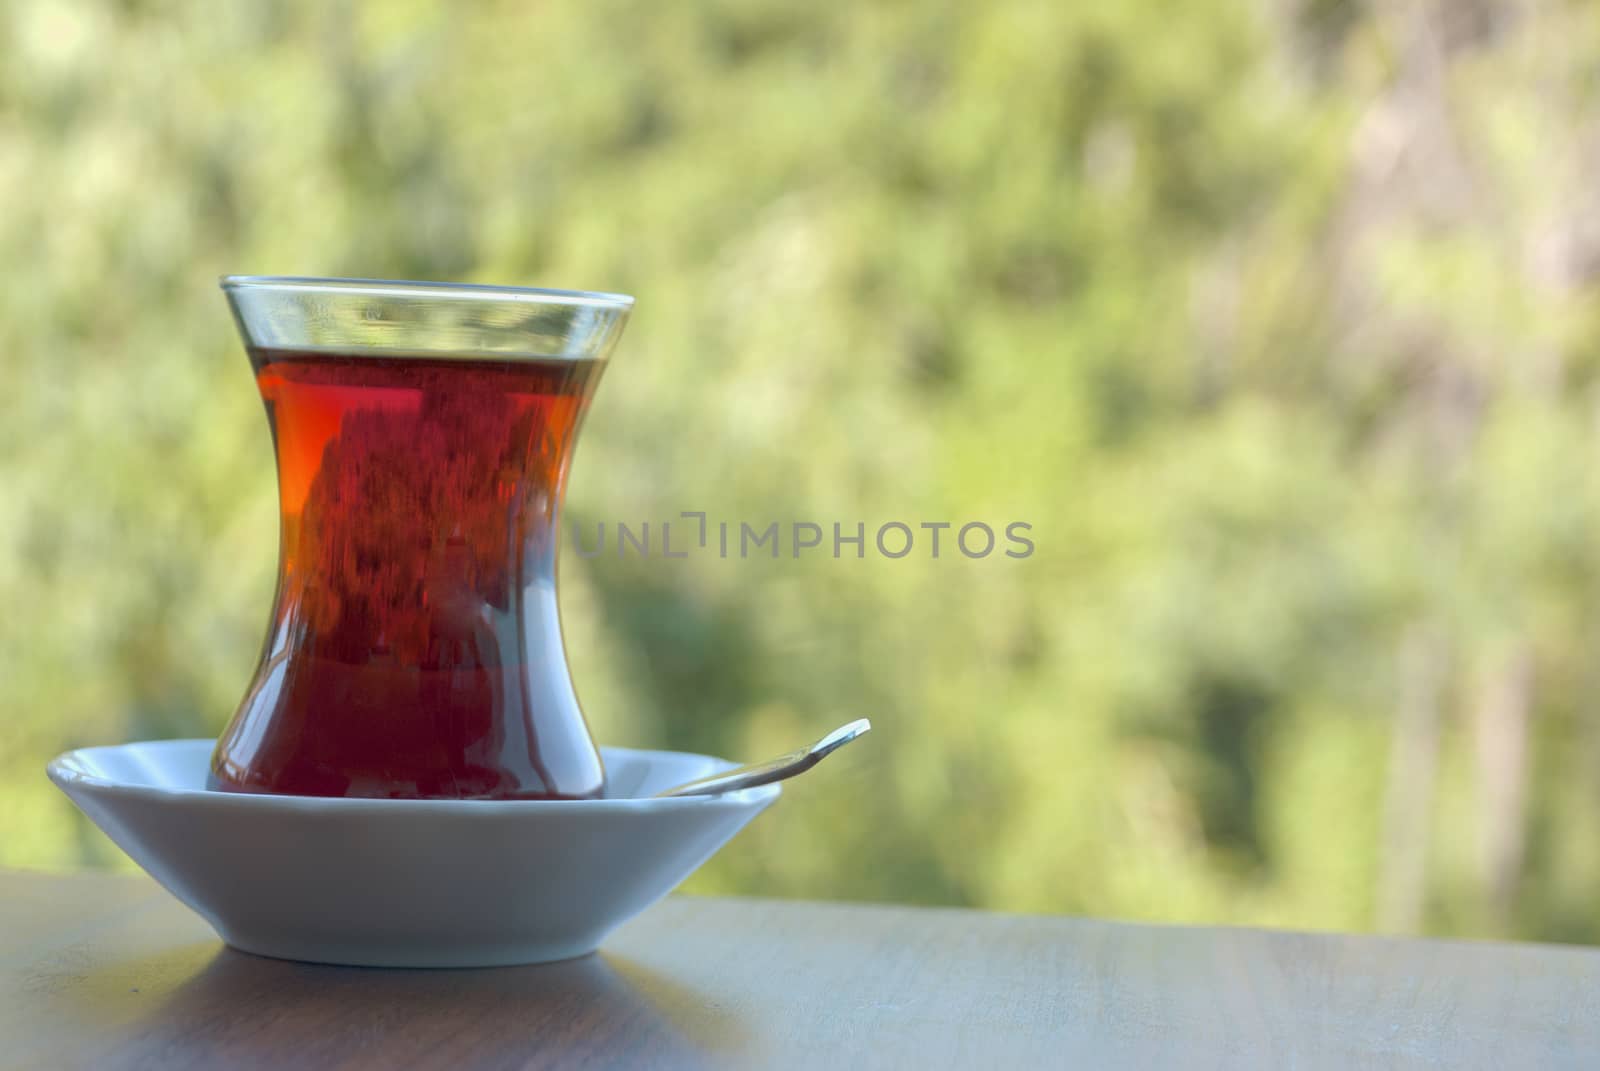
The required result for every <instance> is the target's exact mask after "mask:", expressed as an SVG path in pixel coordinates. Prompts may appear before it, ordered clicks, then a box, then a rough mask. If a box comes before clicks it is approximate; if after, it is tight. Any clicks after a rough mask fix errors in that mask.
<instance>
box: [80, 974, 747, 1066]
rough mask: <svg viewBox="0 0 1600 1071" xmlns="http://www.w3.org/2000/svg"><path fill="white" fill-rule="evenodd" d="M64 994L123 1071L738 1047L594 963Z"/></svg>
mask: <svg viewBox="0 0 1600 1071" xmlns="http://www.w3.org/2000/svg"><path fill="white" fill-rule="evenodd" d="M211 947H213V948H214V947H215V946H211ZM96 974H104V975H105V977H98V978H97V977H95V975H96ZM113 975H114V977H113ZM75 981H76V984H73V985H69V986H65V987H63V988H62V989H61V990H59V991H58V992H57V993H56V994H55V997H56V998H58V999H66V1000H68V1001H70V1002H71V1003H73V1004H74V1005H76V1007H74V1008H73V1012H74V1018H76V1019H77V1020H78V1021H79V1022H80V1023H81V1024H82V1026H83V1027H85V1028H86V1030H87V1031H88V1032H91V1033H92V1034H93V1035H95V1042H96V1044H95V1047H96V1048H101V1047H102V1046H104V1047H105V1051H106V1052H107V1053H108V1055H111V1054H114V1059H113V1061H112V1062H114V1063H115V1064H117V1065H121V1066H128V1065H132V1066H146V1065H148V1066H161V1067H188V1066H194V1067H214V1066H221V1065H227V1066H238V1065H242V1066H296V1067H308V1066H309V1067H316V1066H325V1065H334V1064H338V1065H345V1064H359V1065H361V1066H366V1065H367V1064H369V1063H370V1064H371V1065H373V1066H383V1067H389V1066H439V1067H452V1068H455V1067H478V1066H489V1067H503V1066H518V1067H520V1066H527V1065H535V1066H549V1065H556V1066H561V1067H569V1066H573V1067H588V1066H593V1067H619V1066H620V1067H635V1066H637V1067H651V1068H655V1067H662V1068H669V1067H704V1066H708V1065H710V1066H718V1065H725V1064H730V1063H733V1062H734V1061H735V1059H736V1057H737V1056H738V1054H739V1052H740V1050H741V1049H742V1048H743V1047H744V1043H745V1041H746V1040H747V1039H746V1038H745V1037H744V1036H743V1033H742V1031H741V1030H740V1028H739V1025H738V1023H737V1022H736V1021H735V1020H734V1019H733V1018H732V1017H731V1016H729V1015H727V1014H726V1013H723V1012H720V1011H718V1010H717V1009H716V1008H715V1007H714V1006H713V1005H712V1004H711V1003H710V1002H709V1001H707V1000H706V999H705V998H704V997H703V996H702V995H701V994H699V993H697V992H695V991H694V990H692V989H690V988H688V987H686V986H684V985H682V984H680V983H679V982H677V981H675V980H673V979H672V978H669V977H667V976H665V975H663V974H661V973H660V972H658V971H654V970H649V969H646V968H644V967H641V966H639V965H638V964H635V963H631V962H629V961H627V960H624V959H621V958H618V957H614V956H608V955H605V954H599V955H591V956H585V957H583V958H581V959H576V960H568V961H566V962H564V963H554V964H547V965H543V966H537V967H500V968H493V969H486V970H392V969H374V968H362V967H330V966H320V965H316V964H307V963H290V962H286V961H283V960H273V959H265V958H262V957H258V956H252V955H247V954H245V953H241V952H236V951H234V950H233V949H229V948H224V949H221V950H220V951H216V952H215V953H214V954H212V955H211V956H210V957H209V958H206V957H205V955H204V951H203V949H202V947H201V946H191V947H189V948H184V949H175V950H173V951H172V952H170V953H163V954H161V955H158V956H152V957H149V958H148V959H146V960H144V961H142V962H139V963H122V964H119V965H118V966H117V967H116V968H115V969H114V970H113V969H110V968H108V969H107V970H106V971H103V972H91V973H90V974H88V975H82V976H79V978H77V979H76V980H75ZM74 991H75V992H74Z"/></svg>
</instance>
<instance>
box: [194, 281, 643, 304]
mask: <svg viewBox="0 0 1600 1071" xmlns="http://www.w3.org/2000/svg"><path fill="white" fill-rule="evenodd" d="M218 285H219V286H221V287H222V289H223V290H283V291H295V292H300V293H324V294H349V295H351V296H356V297H359V296H367V297H387V298H407V297H433V298H446V299H462V300H467V301H507V302H518V303H523V304H529V305H576V306H586V307H590V308H600V309H614V310H616V311H619V312H625V311H627V310H629V309H631V308H633V298H632V297H631V296H630V295H628V294H613V293H607V292H606V291H603V290H555V289H548V288H544V287H534V286H496V285H492V284H486V283H444V282H428V281H424V280H418V279H354V278H351V279H345V278H338V277H328V278H322V277H318V276H313V275H224V276H222V277H221V278H220V279H219V280H218Z"/></svg>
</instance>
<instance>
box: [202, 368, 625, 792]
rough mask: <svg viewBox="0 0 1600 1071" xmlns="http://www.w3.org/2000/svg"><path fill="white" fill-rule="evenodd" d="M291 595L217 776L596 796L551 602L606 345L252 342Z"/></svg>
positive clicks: (284, 579) (342, 788)
mask: <svg viewBox="0 0 1600 1071" xmlns="http://www.w3.org/2000/svg"><path fill="white" fill-rule="evenodd" d="M250 358H251V364H252V366H253V367H254V369H255V373H256V383H257V386H258V387H259V388H260V391H261V396H262V398H263V399H264V400H265V402H266V406H267V416H268V420H269V421H270V423H271V425H272V430H273V442H274V445H275V449H276V452H277V461H278V483H279V494H280V497H281V503H280V505H281V510H282V518H283V520H282V534H281V555H282V560H281V563H280V571H279V589H278V595H277V603H276V607H275V609H274V615H273V620H272V623H271V626H270V628H269V632H268V638H267V644H266V648H265V650H264V652H263V655H262V664H261V668H260V669H259V671H258V672H257V675H256V679H255V683H254V685H253V686H252V688H251V690H250V692H249V694H247V695H246V696H245V698H244V700H243V702H242V703H241V704H240V708H239V711H238V713H237V714H236V715H235V716H234V720H233V722H232V723H231V724H230V725H229V727H228V730H227V732H226V733H225V734H224V735H223V738H222V740H221V741H220V743H219V746H218V748H217V752H216V757H215V758H214V760H213V764H212V784H213V786H214V787H217V788H223V789H232V790H238V791H248V792H281V793H293V794H298V795H315V796H381V797H455V798H474V797H480V798H525V799H546V798H585V797H593V796H597V795H599V794H600V790H601V787H602V784H603V775H602V771H601V767H600V760H599V756H598V754H597V752H596V751H595V748H594V745H593V743H592V742H591V740H590V738H589V735H588V731H587V727H586V726H585V724H584V721H583V715H582V713H581V712H580V711H579V708H578V705H577V700H576V697H575V696H574V695H573V692H572V687H571V684H570V680H569V677H568V675H567V668H566V662H565V654H564V652H563V649H562V645H561V631H560V620H559V617H558V614H557V610H556V597H555V549H556V514H557V510H558V508H559V505H560V501H561V492H562V485H563V482H564V480H565V477H566V471H567V464H568V460H569V458H570V455H571V447H572V443H573V439H574V436H575V435H576V432H577V428H578V422H579V420H580V419H581V417H582V415H583V411H584V408H585V407H586V405H587V402H588V399H589V397H590V395H591V393H592V391H593V388H594V385H595V382H596V380H597V379H598V377H599V375H600V373H601V371H602V370H603V368H604V362H603V361H596V360H533V359H529V360H524V359H516V360H505V359H495V358H483V359H479V358H472V357H447V358H441V357H438V356H432V357H430V356H426V355H407V354H387V353H383V352H382V351H377V352H376V353H373V354H362V355H351V354H339V353H325V352H308V351H288V350H271V349H252V350H251V353H250Z"/></svg>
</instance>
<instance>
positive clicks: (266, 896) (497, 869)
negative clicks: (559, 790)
mask: <svg viewBox="0 0 1600 1071" xmlns="http://www.w3.org/2000/svg"><path fill="white" fill-rule="evenodd" d="M213 746H214V742H213V741H210V740H165V741H157V742H150V743H139V744H124V745H121V746H118V747H91V748H82V749H80V750H77V751H69V752H67V753H66V754H65V755H62V756H60V757H58V758H57V759H55V760H54V761H52V762H51V763H50V765H49V774H50V779H51V780H52V781H54V782H55V783H56V784H57V785H58V786H59V787H60V788H61V790H62V791H63V792H65V793H66V794H67V795H68V796H70V797H72V800H73V802H74V803H76V804H77V805H78V806H79V807H80V808H81V809H82V810H83V812H84V813H85V814H87V815H88V816H89V817H90V818H91V819H93V820H94V823H95V824H96V825H98V826H99V827H100V828H101V829H103V830H105V832H106V833H107V834H108V835H109V836H110V837H111V839H112V840H114V841H116V842H117V844H118V846H120V847H121V848H122V849H123V851H125V852H127V853H128V854H129V855H131V856H132V857H133V859H134V861H135V862H137V863H138V864H139V865H140V866H142V867H144V868H145V870H147V871H149V872H150V874H151V876H153V877H154V878H155V879H156V880H157V881H159V882H160V883H161V884H162V885H165V886H166V887H167V889H169V890H170V891H171V892H172V894H173V895H174V896H176V897H177V898H178V899H179V900H182V901H183V902H184V903H185V904H188V905H189V906H190V907H192V908H193V909H194V910H195V911H197V912H199V913H200V914H201V915H202V916H203V917H204V918H205V920H206V921H207V922H209V923H211V925H212V927H213V928H214V929H215V930H216V931H217V933H218V935H220V936H221V937H222V939H223V940H224V941H226V942H228V944H230V945H233V946H234V947H235V948H239V949H242V950H244V951H246V952H254V953H257V954H259V955H264V956H278V957H280V958H284V959H300V960H313V961H317V962H323V963H345V964H356V965H361V966H381V967H479V966H497V965H503V964H512V963H542V962H546V961H549V960H557V959H567V958H569V957H572V956H581V955H583V954H585V953H587V952H592V951H593V950H594V949H595V948H596V947H597V946H598V945H599V944H600V942H601V941H602V940H604V938H605V937H606V935H607V934H609V933H610V932H611V931H612V930H613V929H614V928H616V927H617V926H618V925H619V924H621V923H622V922H624V921H626V920H627V919H629V918H631V917H633V916H634V915H636V914H638V913H639V912H640V911H643V910H644V909H645V908H647V907H649V906H650V905H651V904H653V903H655V902H656V901H657V900H659V899H660V898H661V897H663V896H665V895H666V894H667V893H668V892H669V891H670V890H671V889H672V888H673V887H674V886H675V885H677V884H678V883H679V882H681V881H682V880H683V879H684V878H686V877H688V876H689V875H690V874H691V873H692V872H693V871H694V870H695V868H696V867H698V866H699V865H700V864H701V863H703V862H705V861H706V860H707V859H709V858H710V857H711V856H712V854H714V853H715V852H716V851H717V849H718V848H721V847H722V846H723V845H724V844H725V843H727V841H728V840H729V838H731V837H732V836H733V835H734V834H735V833H737V832H738V831H739V830H740V829H741V828H743V827H744V824H745V823H746V822H748V821H750V819H752V818H754V817H755V816H756V815H757V814H759V813H760V812H761V811H762V810H764V809H765V808H766V807H767V806H768V805H769V804H771V803H772V801H773V800H775V799H777V798H778V793H779V786H777V785H765V786H762V787H761V788H753V789H745V790H743V791H740V792H730V793H727V794H725V795H722V796H699V797H694V796H686V797H680V798H674V799H649V798H643V797H648V796H650V795H651V794H652V793H654V792H657V791H660V790H661V789H665V788H670V787H671V786H673V785H675V784H679V783H681V782H684V781H689V780H692V779H694V778H697V777H704V776H707V775H709V774H712V773H716V772H718V771H719V770H723V769H726V768H728V767H730V766H732V765H733V764H732V763H729V762H726V761H725V760H722V759H716V758H712V757H711V756H709V755H689V754H682V753H678V752H671V751H635V750H632V749H629V748H603V749H602V755H603V757H604V759H605V764H606V775H607V779H608V788H607V792H608V795H609V796H611V797H615V798H607V799H603V800H576V801H573V800H554V801H532V800H493V801H488V800H368V799H328V798H320V797H311V796H268V795H254V794H245V793H231V792H213V791H209V790H207V789H206V787H205V779H206V770H207V764H208V762H209V760H210V757H211V750H212V748H213Z"/></svg>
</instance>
